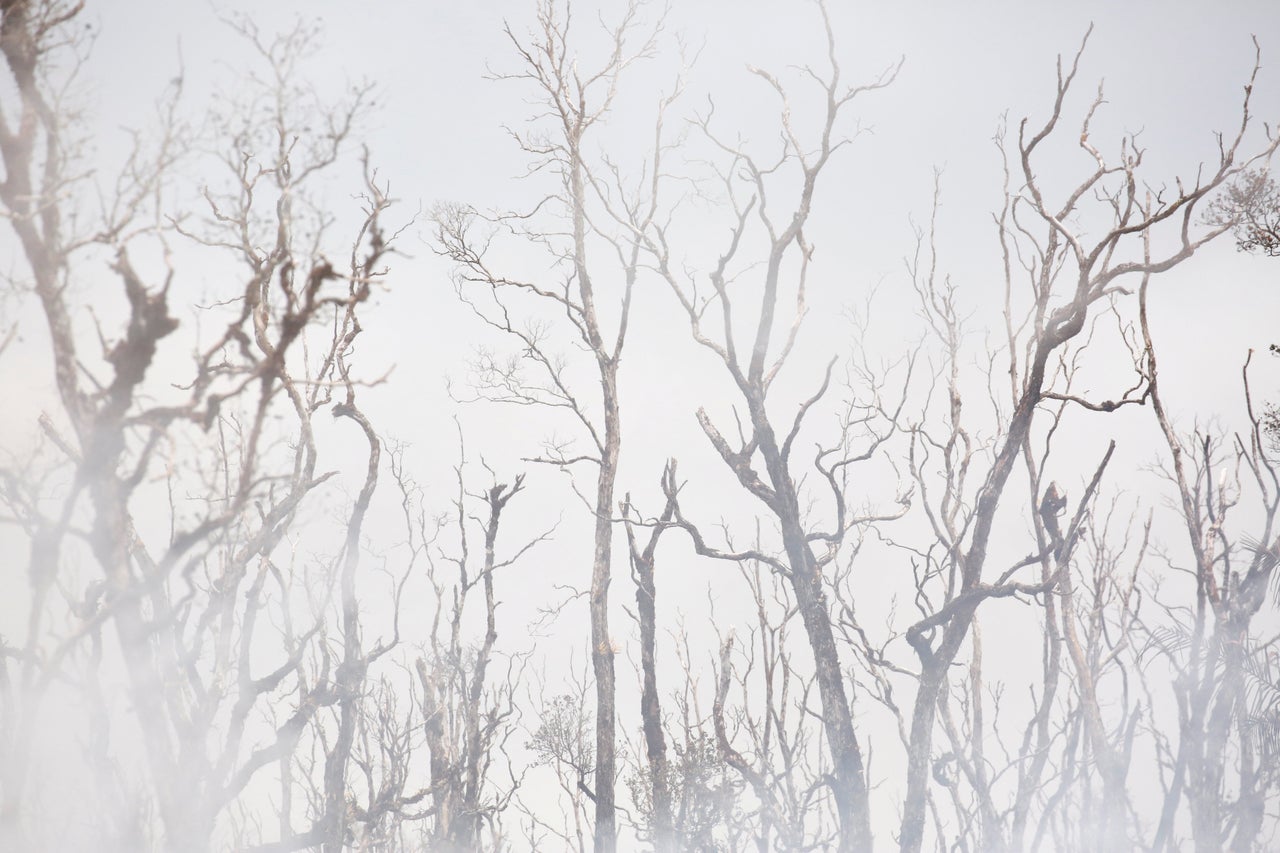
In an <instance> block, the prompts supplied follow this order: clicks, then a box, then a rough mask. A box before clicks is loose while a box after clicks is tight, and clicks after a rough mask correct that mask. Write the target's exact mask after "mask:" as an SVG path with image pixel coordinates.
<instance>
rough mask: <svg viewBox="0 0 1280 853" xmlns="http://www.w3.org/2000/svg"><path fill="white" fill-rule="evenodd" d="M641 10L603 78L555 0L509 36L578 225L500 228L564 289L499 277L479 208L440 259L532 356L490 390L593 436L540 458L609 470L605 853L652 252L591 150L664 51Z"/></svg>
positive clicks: (531, 140) (596, 574)
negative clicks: (626, 371)
mask: <svg viewBox="0 0 1280 853" xmlns="http://www.w3.org/2000/svg"><path fill="white" fill-rule="evenodd" d="M639 14H640V4H639V3H635V2H633V3H630V4H628V6H627V8H626V10H625V12H624V13H623V16H622V19H621V22H620V23H619V24H618V25H617V26H615V27H613V28H611V29H609V30H608V31H607V33H608V34H607V38H608V39H609V43H610V50H609V52H608V55H607V56H606V58H605V59H604V60H603V61H602V62H601V63H600V64H599V65H598V67H596V68H595V69H594V70H592V71H590V72H586V71H583V70H581V69H579V68H578V66H577V58H576V47H575V46H574V44H573V43H572V41H571V39H570V21H571V16H570V13H569V11H568V9H567V8H566V9H561V8H560V7H559V5H558V4H557V3H555V2H551V0H548V2H543V3H540V4H539V6H538V23H537V27H536V29H535V30H534V31H533V32H532V33H531V34H530V36H529V37H528V38H522V37H520V36H518V35H516V34H515V33H514V32H513V31H511V30H510V28H508V30H507V35H508V36H509V37H510V39H511V42H512V44H513V45H514V47H515V50H516V53H517V55H518V57H519V61H520V63H521V68H520V70H519V71H516V72H512V73H510V74H502V75H499V78H500V79H504V80H512V81H516V82H520V83H522V84H524V85H527V86H529V87H530V88H532V89H533V90H534V91H535V92H536V93H537V97H538V99H539V102H540V104H541V105H542V106H543V107H544V109H545V112H544V113H543V114H542V115H541V116H540V118H542V119H544V120H545V122H546V125H547V130H546V131H545V132H543V131H541V130H539V131H534V132H531V133H529V134H521V133H517V134H515V135H516V139H517V142H518V143H519V144H520V146H521V148H522V150H523V151H525V152H526V153H528V154H529V155H530V156H531V157H533V158H535V159H534V163H533V164H532V171H535V172H536V171H540V170H546V171H549V172H551V173H552V174H554V175H555V176H556V178H557V181H558V185H557V186H556V187H555V188H554V189H552V190H551V191H550V192H549V194H548V196H547V198H546V199H545V200H544V201H543V202H542V203H541V204H540V205H539V209H540V210H542V209H545V210H546V211H547V212H550V213H554V214H556V215H559V216H562V217H564V220H565V221H567V222H568V232H567V233H559V232H554V231H550V230H548V231H545V232H538V231H534V230H531V229H532V228H533V226H531V225H529V224H527V223H528V220H529V219H530V217H531V216H532V214H530V215H529V216H523V215H522V216H515V215H512V216H509V217H501V218H499V222H500V223H502V224H504V225H509V226H512V227H517V228H519V229H521V230H523V231H524V232H525V234H527V235H528V236H529V237H530V238H531V239H532V240H534V241H535V242H537V243H545V244H547V245H548V246H549V248H550V250H551V252H552V254H553V256H554V257H555V259H556V260H557V261H558V264H559V272H560V274H561V275H562V280H561V281H560V282H558V283H554V284H552V283H541V282H537V281H530V280H524V279H522V278H520V277H517V276H508V275H506V274H504V273H501V272H499V271H497V270H494V269H492V268H491V267H490V265H489V260H488V259H487V257H486V249H487V245H488V240H489V238H488V237H480V236H478V235H477V234H476V233H475V231H476V228H475V226H476V223H477V216H476V214H475V212H474V211H472V210H470V209H468V208H458V207H453V208H442V209H440V210H439V211H438V213H437V217H436V223H437V242H438V245H439V250H440V251H441V252H442V253H443V254H445V255H446V256H447V257H449V258H450V259H451V260H452V261H454V262H455V263H456V264H457V265H458V269H459V273H458V285H459V292H460V294H461V295H462V298H463V299H465V300H467V301H468V302H469V303H470V304H471V305H472V306H473V307H474V308H475V310H476V313H477V314H478V315H479V316H480V317H481V318H482V319H483V320H484V322H486V323H487V324H488V325H489V326H491V327H492V328H494V329H496V330H498V331H499V332H501V333H503V334H505V335H508V336H510V337H511V338H513V339H514V340H515V342H516V344H517V346H518V347H519V348H520V352H521V355H520V356H519V357H518V358H517V359H516V360H515V361H514V362H512V363H511V364H504V363H496V362H493V361H487V362H486V363H485V364H484V365H481V377H480V388H479V392H480V394H481V395H482V396H484V397H486V398H488V399H491V400H497V401H503V402H510V403H518V404H521V405H529V404H537V405H546V406H550V407H552V408H555V409H564V410H567V412H568V413H569V414H570V415H571V416H572V417H573V419H574V420H575V421H577V424H578V426H579V427H580V428H581V430H582V431H583V433H585V435H586V436H587V437H588V439H589V446H588V449H587V451H586V452H585V453H577V452H574V451H570V450H566V448H565V447H562V446H554V447H549V448H547V452H546V453H544V454H543V455H541V456H539V457H538V460H537V461H540V462H545V463H549V464H553V465H556V466H559V467H561V468H563V469H566V470H569V469H572V468H574V467H575V466H577V465H579V464H587V465H591V466H594V468H595V474H596V476H595V488H594V496H593V498H592V499H591V500H589V501H588V505H589V507H590V511H591V512H592V513H593V514H594V516H595V521H594V540H593V546H592V558H591V583H590V592H589V609H590V620H591V657H592V671H593V674H594V677H595V688H596V725H595V735H596V745H595V750H594V756H595V759H594V760H595V768H594V771H593V774H592V779H591V790H590V796H591V799H592V800H593V801H594V804H595V829H594V838H595V842H594V849H595V850H596V851H597V853H608V851H612V850H613V849H614V847H615V845H616V839H617V818H616V814H615V809H616V797H615V785H616V776H617V759H616V741H617V722H616V720H617V708H616V705H615V695H616V686H615V681H616V675H615V670H614V655H615V653H616V651H615V648H614V641H613V638H612V636H611V634H610V631H609V586H610V581H611V578H612V571H613V529H614V517H613V507H614V505H615V497H614V495H615V488H616V481H617V472H618V458H619V453H620V451H621V447H622V420H621V414H620V411H621V410H620V398H619V388H618V369H619V364H620V360H621V357H622V353H623V348H624V346H625V345H626V342H627V331H628V324H629V318H630V312H631V300H632V292H633V289H634V286H635V283H636V279H637V276H638V275H639V272H640V266H639V259H640V246H639V242H638V240H637V238H636V237H635V236H634V235H632V234H630V233H628V232H626V231H623V232H622V233H621V234H620V235H619V234H613V233H610V232H609V231H606V230H604V229H603V224H604V222H607V221H608V219H609V218H611V217H612V218H616V214H611V211H610V210H609V204H610V202H609V201H608V200H609V198H610V194H609V189H610V187H609V181H610V173H609V169H610V164H609V163H608V162H607V161H606V162H603V163H598V162H594V158H593V155H592V154H591V152H590V148H589V145H590V143H591V140H592V139H593V137H594V134H593V130H594V129H595V128H596V127H597V126H599V125H601V124H602V123H603V121H604V120H605V117H606V115H607V114H608V113H609V111H610V109H611V107H612V106H613V103H614V99H615V96H616V94H617V91H618V84H619V80H620V78H621V77H622V75H623V74H624V72H625V71H626V70H627V69H628V68H629V67H630V66H631V65H632V64H633V63H635V62H636V61H638V60H641V59H643V58H646V57H648V56H649V55H651V53H652V52H653V49H654V44H655V38H656V35H657V28H656V27H655V28H654V29H653V30H651V31H649V32H648V33H647V34H646V33H640V32H638V31H639V29H640V22H639ZM655 156H656V155H655ZM652 174H656V171H655V172H654V173H652ZM613 177H617V174H616V172H615V173H614V175H613ZM626 197H627V198H629V199H630V198H636V199H638V200H637V201H635V202H634V203H631V202H628V203H627V204H628V205H629V206H628V207H627V211H628V213H629V214H633V215H635V216H637V217H640V218H645V217H646V216H648V217H652V216H653V215H654V212H655V209H656V208H655V206H656V205H657V203H658V202H657V199H656V193H654V194H652V195H650V196H649V197H648V198H645V197H643V196H638V195H634V194H630V193H629V194H627V196H626ZM601 207H603V208H604V210H603V211H601V209H600V208H601ZM553 208H554V210H553ZM602 214H603V219H604V222H602V221H601V218H602ZM559 227H561V226H559V225H549V226H548V228H559ZM611 279H612V280H616V281H618V282H619V283H620V287H619V288H618V289H617V290H616V291H614V292H610V291H609V290H607V289H604V287H603V286H602V283H603V282H606V281H609V280H611ZM548 311H551V312H554V313H553V315H552V316H558V317H559V318H560V319H561V320H562V321H563V322H564V323H565V324H566V325H565V331H567V338H566V340H568V341H571V342H572V343H573V345H576V346H581V347H584V348H585V349H586V351H587V352H588V353H590V354H591V357H592V359H593V360H594V363H595V365H594V366H595V371H594V374H595V376H594V378H595V380H596V387H595V388H592V389H590V391H584V390H580V389H579V388H577V387H576V385H575V383H574V382H573V381H572V380H571V378H570V376H571V374H572V371H571V370H570V369H569V367H568V366H567V365H566V364H565V363H564V362H563V360H562V359H561V358H560V357H559V355H558V354H557V351H556V343H555V341H554V339H552V338H551V336H550V333H549V331H548V326H549V323H547V322H545V320H543V319H541V318H542V315H544V314H545V313H546V312H548ZM525 312H528V313H527V314H526V313H525ZM547 319H549V318H547ZM525 368H527V369H529V370H531V371H533V372H534V374H535V375H536V378H526V377H525V376H524V375H523V374H522V372H521V371H522V370H523V369H525ZM588 394H590V395H591V396H588ZM592 397H594V398H595V399H592Z"/></svg>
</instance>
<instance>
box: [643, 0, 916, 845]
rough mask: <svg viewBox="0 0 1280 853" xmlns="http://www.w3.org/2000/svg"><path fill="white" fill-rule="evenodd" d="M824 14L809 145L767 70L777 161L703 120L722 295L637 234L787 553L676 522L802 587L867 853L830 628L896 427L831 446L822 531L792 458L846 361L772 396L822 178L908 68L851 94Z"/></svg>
mask: <svg viewBox="0 0 1280 853" xmlns="http://www.w3.org/2000/svg"><path fill="white" fill-rule="evenodd" d="M820 8H821V10H822V14H823V21H824V23H825V25H826V41H827V47H828V55H827V60H828V62H829V69H828V70H827V71H826V72H825V74H820V73H819V72H817V71H816V70H814V69H808V74H809V76H810V78H811V79H812V80H814V81H817V83H818V85H819V87H820V92H821V94H822V96H823V101H824V105H825V109H824V110H823V114H822V115H821V116H820V117H819V118H818V120H817V128H816V132H815V133H814V134H813V137H814V138H813V139H804V138H803V137H802V136H801V131H800V129H799V128H798V127H796V126H794V124H793V119H792V113H791V106H790V101H789V97H788V93H787V90H786V89H785V88H784V86H783V84H782V82H781V81H780V80H779V79H777V78H775V77H774V76H773V75H772V74H770V73H769V72H767V71H763V70H759V69H753V70H754V72H755V74H756V75H757V76H758V77H759V78H760V80H761V81H762V82H763V83H764V85H765V86H766V87H767V88H768V89H769V90H771V91H772V92H773V94H774V95H776V96H777V97H778V98H779V99H780V101H781V112H782V128H781V130H782V134H781V135H782V145H783V150H782V152H781V155H780V156H779V157H778V158H777V159H776V160H775V161H765V160H764V159H762V158H761V157H760V155H758V154H753V153H752V152H750V151H749V150H747V149H746V148H745V147H743V146H741V145H738V144H735V143H731V142H727V141H725V140H724V139H722V138H721V137H720V135H719V134H718V132H717V130H716V129H715V128H714V127H713V124H712V121H711V117H710V116H707V117H704V118H703V119H701V120H700V122H699V124H700V126H701V129H702V130H703V132H704V134H705V135H706V137H707V138H708V139H709V140H710V142H711V144H712V145H713V147H714V148H715V149H716V150H718V152H719V153H720V154H721V155H722V156H723V158H724V165H723V167H722V168H721V169H720V172H719V175H720V178H721V180H722V181H723V184H724V188H725V190H726V192H727V193H728V196H729V199H730V201H731V204H732V206H733V210H732V213H733V217H734V224H733V226H732V228H731V232H730V236H729V238H728V240H727V241H726V243H727V247H726V249H725V250H724V252H723V253H722V254H721V256H720V259H719V261H718V263H717V264H716V265H715V266H714V268H713V269H711V270H710V272H709V278H710V282H711V287H712V292H711V293H710V294H705V295H704V294H701V293H699V292H698V291H697V289H696V286H694V287H691V286H690V285H688V284H686V283H685V281H684V279H683V274H682V271H681V269H680V267H679V263H680V262H679V261H678V260H677V259H676V257H675V256H674V255H673V252H674V251H676V249H674V247H673V246H672V244H671V241H672V239H673V237H674V235H673V234H671V233H670V232H669V231H668V229H667V228H666V227H665V224H664V223H662V222H654V221H647V222H646V221H639V220H636V221H634V222H633V224H632V227H633V229H634V232H635V233H636V234H637V235H639V236H640V237H641V238H642V239H643V240H644V245H645V249H646V250H647V251H648V253H649V254H650V255H651V257H652V259H653V261H652V262H653V264H654V266H655V267H656V269H657V270H658V272H659V274H660V275H662V276H663V278H664V279H665V280H666V281H667V282H668V284H669V285H670V287H671V290H672V292H673V293H674V294H675V296H676V299H677V300H678V302H679V304H680V305H681V307H682V308H683V309H684V312H685V314H686V316H687V318H688V321H689V324H690V329H691V331H692V334H693V337H694V339H695V340H696V341H697V342H698V343H699V344H700V345H701V346H703V347H704V348H706V349H707V350H709V351H710V352H712V353H714V354H715V356H716V357H717V358H718V359H719V360H720V361H721V362H722V363H723V365H724V367H725V369H726V370H727V372H728V374H729V377H730V378H731V380H732V383H733V388H734V391H735V392H736V394H737V395H739V396H740V398H741V402H742V404H743V406H744V408H745V412H744V413H743V414H745V423H746V427H747V429H746V430H745V435H743V436H742V438H741V440H740V442H739V443H738V445H737V446H735V445H733V444H731V443H730V440H729V439H727V438H725V436H724V434H723V432H722V431H721V429H720V428H718V427H716V426H715V425H714V423H713V422H712V420H711V417H710V415H708V414H707V412H706V411H704V410H699V412H698V422H699V424H700V425H701V427H702V429H703V432H704V433H705V434H706V436H707V439H708V440H709V441H710V442H711V445H712V447H713V448H714V449H715V450H716V452H717V453H718V454H719V456H720V458H721V459H722V460H723V461H724V463H725V464H726V465H727V466H728V467H729V469H730V470H731V471H732V472H733V473H734V475H735V476H736V477H737V479H738V481H739V483H740V484H741V485H742V487H743V488H744V489H746V490H747V491H748V492H749V493H750V494H751V495H753V496H754V497H755V498H757V499H758V500H759V501H760V502H761V503H762V504H763V505H764V507H765V508H766V509H767V511H768V512H769V513H770V514H771V515H772V516H773V517H774V518H775V519H776V523H777V525H778V527H779V529H780V533H781V539H782V554H781V555H780V556H779V557H774V556H772V555H770V554H766V553H763V552H751V553H746V552H727V551H723V550H721V549H718V548H716V547H714V546H712V545H709V544H707V543H706V542H705V540H704V539H703V537H702V536H701V534H700V533H699V532H698V529H697V527H696V524H695V523H694V522H693V521H691V520H690V519H689V518H687V517H686V516H685V515H684V514H683V513H682V512H681V511H680V510H679V509H678V510H677V513H676V520H677V522H678V523H679V524H680V525H681V526H682V527H684V528H685V529H686V530H687V531H689V533H690V534H691V535H692V536H693V541H694V543H695V546H696V547H697V550H698V552H699V553H700V554H703V555H705V556H709V557H714V558H718V559H726V560H731V561H742V560H747V559H757V560H761V561H763V562H764V563H765V564H767V565H769V566H771V567H772V568H773V570H774V571H777V572H778V573H779V574H781V575H783V576H784V577H786V578H787V579H788V582H789V583H790V584H791V587H792V590H793V592H794V595H795V597H796V606H797V608H798V611H799V615H800V618H801V621H802V622H803V624H804V628H805V632H806V635H807V637H808V640H809V645H810V647H811V649H812V652H813V655H814V659H815V665H816V667H817V686H818V692H819V695H820V697H821V704H822V720H823V725H824V727H825V734H826V745H827V749H828V750H829V752H830V757H831V775H830V777H829V785H830V789H831V793H832V796H833V798H834V801H835V804H836V811H837V813H838V815H839V820H840V828H841V830H840V841H839V849H841V850H866V849H870V846H871V826H870V805H869V800H868V784H867V779H866V769H865V764H864V759H863V755H862V750H861V747H860V746H859V743H858V739H857V736H856V733H855V732H854V728H853V717H852V712H851V708H850V697H849V695H848V690H847V686H846V682H845V678H844V674H843V670H842V666H841V662H840V654H839V650H838V648H837V645H836V638H835V635H834V633H833V631H832V626H831V615H830V607H829V604H828V600H827V594H826V592H825V590H824V578H823V571H824V569H825V567H826V566H827V565H828V564H829V563H830V562H831V561H832V559H833V558H834V556H835V554H836V552H837V550H838V548H839V546H840V543H841V542H842V541H843V540H844V537H845V536H846V534H847V533H848V532H849V531H850V530H851V529H853V528H854V527H856V526H858V525H860V524H864V523H866V521H867V520H868V519H864V518H861V517H859V516H858V515H857V514H856V513H854V512H852V511H851V510H850V509H849V507H848V505H847V503H846V499H845V490H844V487H845V484H846V483H847V477H848V476H849V475H848V469H849V467H850V466H851V465H854V464H855V463H857V462H858V461H865V460H866V459H869V458H871V457H872V456H873V455H874V454H875V452H876V451H877V449H878V448H879V447H880V445H881V443H882V442H883V441H885V440H886V439H887V438H888V436H889V435H890V434H891V433H892V423H891V422H890V423H882V424H879V431H877V429H876V427H877V424H876V423H875V422H874V421H875V417H876V415H875V413H870V416H869V417H868V418H866V419H862V417H861V414H860V413H859V414H857V415H855V417H854V418H853V419H852V420H851V421H850V423H849V424H848V430H847V431H846V433H845V435H844V436H842V438H841V440H840V441H839V442H837V443H836V444H834V445H833V446H831V447H827V448H819V450H818V452H817V454H816V457H815V459H814V462H813V465H814V469H815V470H816V472H817V474H818V476H819V477H820V480H821V482H823V483H824V484H825V485H827V486H829V488H830V502H831V505H832V509H833V514H832V518H831V520H830V523H829V526H827V527H818V526H816V525H813V524H811V522H810V520H809V519H808V518H807V517H806V515H805V512H804V510H803V509H802V507H803V505H804V503H805V497H804V496H803V495H802V494H801V491H800V488H799V486H798V478H797V475H796V473H795V472H794V470H793V463H792V451H793V448H794V444H795V441H796V438H797V436H798V435H799V433H800V431H801V428H802V427H803V426H804V421H805V417H806V415H807V414H809V413H810V411H811V410H812V409H813V407H814V406H815V405H817V404H819V403H820V402H821V401H822V399H823V397H824V396H825V394H826V392H827V389H828V387H829V384H830V380H831V368H832V367H833V366H834V362H833V363H832V364H831V365H829V366H828V369H827V372H826V375H825V376H824V377H822V378H821V379H820V380H818V381H817V382H816V383H815V384H816V386H817V387H816V389H815V390H814V392H813V394H812V396H811V397H809V398H808V399H807V400H806V401H804V403H803V404H802V405H801V406H800V407H799V409H798V411H796V412H795V413H794V415H793V416H792V417H791V418H789V419H787V420H783V421H781V422H779V421H778V420H777V416H776V415H775V414H774V413H771V412H770V411H769V408H768V406H767V399H768V394H769V390H770V388H771V386H772V385H773V382H774V380H775V379H776V378H777V377H778V375H779V372H780V371H781V370H782V369H783V367H784V366H785V364H786V361H787V357H788V355H790V353H791V351H792V348H793V347H794V345H795V343H796V341H797V338H798V336H799V335H800V328H801V321H802V319H803V317H804V296H805V284H806V279H807V274H808V272H809V264H810V261H811V259H812V256H813V246H812V245H811V244H810V243H809V242H808V241H807V240H806V239H805V228H806V225H807V224H808V221H809V217H810V215H811V213H812V210H813V205H814V200H815V194H816V191H817V188H818V185H819V183H820V178H821V176H822V174H823V171H824V169H825V168H826V167H827V165H828V163H829V162H830V160H831V157H832V156H833V155H834V154H835V153H836V151H837V150H838V149H839V148H841V147H842V146H843V145H844V143H845V142H847V141H848V140H847V139H845V138H844V137H843V136H842V135H841V130H840V128H839V127H838V122H839V120H840V119H841V117H842V116H843V115H844V114H846V113H847V112H848V111H849V110H850V109H851V107H850V105H851V104H852V103H854V102H855V100H856V99H857V98H858V97H859V96H860V95H863V94H865V93H867V92H870V91H874V90H877V89H881V88H884V87H885V86H887V85H889V84H890V83H891V82H892V81H893V79H894V76H895V75H896V73H897V70H898V67H899V65H900V63H899V64H895V65H894V66H892V67H890V68H889V69H887V70H886V71H885V72H884V73H882V74H881V75H880V77H879V78H878V79H876V80H875V81H873V82H872V83H870V84H866V85H860V86H850V85H847V84H844V83H843V82H842V80H841V73H840V66H839V64H838V62H837V58H836V52H835V37H834V33H833V31H832V28H831V24H830V20H829V19H828V18H827V15H826V9H825V7H820ZM783 176H785V177H787V178H790V179H792V180H794V181H795V182H796V183H797V184H798V198H797V200H796V202H795V204H794V206H792V207H790V208H785V209H780V208H779V205H778V204H777V203H776V202H773V203H770V202H768V201H767V199H768V198H771V197H776V196H770V194H769V192H768V189H769V188H770V187H773V186H774V185H775V184H776V183H777V182H778V181H780V180H782V178H783ZM757 231H758V232H759V233H758V234H757V233H756V232H757ZM757 237H759V239H760V248H761V250H762V251H761V252H760V253H759V254H760V255H761V256H762V261H763V263H762V268H761V272H760V283H759V290H758V296H757V297H755V299H756V305H755V308H754V312H753V314H752V315H751V317H752V326H753V327H754V329H753V332H752V334H751V335H750V337H749V339H748V340H747V341H745V342H741V343H740V342H739V340H738V335H739V325H738V323H739V322H740V314H738V315H737V316H735V311H737V312H741V310H742V306H743V305H744V303H746V300H747V299H748V298H749V297H748V296H747V295H746V294H744V293H741V292H740V290H741V285H738V286H737V287H735V288H734V289H733V290H731V289H730V288H729V281H730V278H731V277H732V276H734V274H735V270H734V268H733V265H735V264H740V263H742V261H743V257H744V256H751V255H754V254H755V252H754V248H755V245H756V243H755V241H756V239H757ZM784 292H785V294H786V296H785V297H784ZM784 298H786V299H791V298H794V299H795V301H796V310H795V313H794V314H793V315H792V316H791V320H790V323H789V327H788V326H784V328H785V332H783V338H782V340H781V342H780V343H779V342H776V341H775V340H774V336H775V334H776V333H777V326H779V325H780V324H781V323H782V322H783V321H782V320H781V319H780V318H779V316H778V315H779V310H780V306H781V305H783V304H785V303H783V301H782V300H783V299H784ZM709 310H711V311H717V312H718V313H719V315H720V322H718V323H714V324H712V323H709V318H708V317H707V313H708V311H709ZM709 325H718V326H720V331H719V332H713V331H711V330H710V329H709V328H708V326H709ZM861 428H865V432H866V441H865V446H864V447H863V448H861V449H860V450H859V451H857V452H852V451H851V448H850V444H849V440H848V439H849V437H850V433H851V432H852V431H854V430H858V429H861ZM758 466H762V467H758ZM889 514H898V510H891V511H890V513H889Z"/></svg>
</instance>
